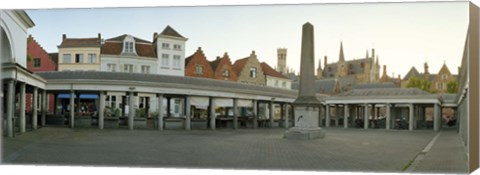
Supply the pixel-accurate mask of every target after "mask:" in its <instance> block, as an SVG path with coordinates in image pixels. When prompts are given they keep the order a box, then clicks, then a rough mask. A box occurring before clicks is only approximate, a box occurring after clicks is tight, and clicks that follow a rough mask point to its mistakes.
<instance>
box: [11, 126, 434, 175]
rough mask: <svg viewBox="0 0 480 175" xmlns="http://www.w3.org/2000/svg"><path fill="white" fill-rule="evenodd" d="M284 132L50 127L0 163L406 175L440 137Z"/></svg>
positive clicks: (19, 143) (26, 137)
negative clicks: (301, 136)
mask: <svg viewBox="0 0 480 175" xmlns="http://www.w3.org/2000/svg"><path fill="white" fill-rule="evenodd" d="M284 132H285V129H280V128H279V129H256V130H255V129H239V130H233V129H220V130H216V131H211V130H192V131H182V130H165V131H161V132H160V131H154V130H135V131H128V130H121V129H117V130H113V129H111V130H98V129H93V128H92V129H68V128H52V127H46V128H41V129H39V130H37V131H34V132H28V133H25V134H22V135H17V136H16V137H15V138H5V137H4V138H3V140H2V141H3V144H2V151H3V154H2V163H4V164H40V165H88V166H129V167H182V168H188V167H190V168H221V169H263V170H265V169H268V170H314V171H315V170H316V171H362V172H402V171H403V169H404V167H405V165H407V164H408V162H409V161H411V160H413V159H414V158H415V156H416V155H417V154H418V152H420V151H421V150H422V149H423V148H424V147H425V146H426V145H427V144H428V143H429V141H430V140H431V139H432V138H433V137H434V136H435V134H436V133H435V132H432V131H422V130H419V131H400V130H380V129H379V130H363V129H344V128H326V132H327V133H326V137H325V138H324V139H319V140H307V141H300V140H287V139H283V138H282V137H283V133H284ZM432 150H433V148H432Z"/></svg>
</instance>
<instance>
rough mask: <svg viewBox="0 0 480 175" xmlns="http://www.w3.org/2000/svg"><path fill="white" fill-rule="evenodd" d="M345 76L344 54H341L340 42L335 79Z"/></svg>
mask: <svg viewBox="0 0 480 175" xmlns="http://www.w3.org/2000/svg"><path fill="white" fill-rule="evenodd" d="M344 76H347V66H346V64H345V54H344V53H343V43H342V42H340V55H339V59H338V63H337V77H344Z"/></svg>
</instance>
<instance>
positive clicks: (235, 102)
mask: <svg viewBox="0 0 480 175" xmlns="http://www.w3.org/2000/svg"><path fill="white" fill-rule="evenodd" d="M233 129H238V99H236V98H234V99H233Z"/></svg>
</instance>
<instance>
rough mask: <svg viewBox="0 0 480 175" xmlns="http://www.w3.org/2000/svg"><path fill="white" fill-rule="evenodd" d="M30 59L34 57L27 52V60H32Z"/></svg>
mask: <svg viewBox="0 0 480 175" xmlns="http://www.w3.org/2000/svg"><path fill="white" fill-rule="evenodd" d="M30 61H32V57H31V56H30V55H29V54H27V62H30Z"/></svg>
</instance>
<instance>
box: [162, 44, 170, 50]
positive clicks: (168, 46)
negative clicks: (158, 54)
mask: <svg viewBox="0 0 480 175" xmlns="http://www.w3.org/2000/svg"><path fill="white" fill-rule="evenodd" d="M162 48H164V49H170V44H168V43H162Z"/></svg>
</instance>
